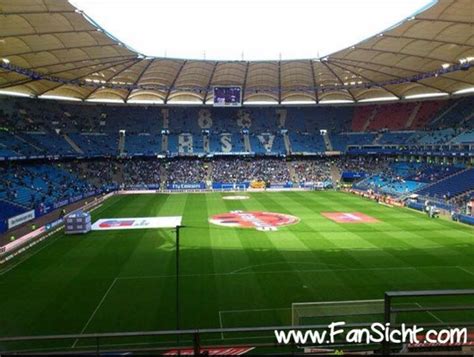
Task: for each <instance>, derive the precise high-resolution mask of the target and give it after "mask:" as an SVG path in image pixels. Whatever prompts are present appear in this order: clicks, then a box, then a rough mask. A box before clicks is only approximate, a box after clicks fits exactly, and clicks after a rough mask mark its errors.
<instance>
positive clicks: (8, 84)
mask: <svg viewBox="0 0 474 357" xmlns="http://www.w3.org/2000/svg"><path fill="white" fill-rule="evenodd" d="M134 57H135V56H134ZM125 61H129V59H116V60H112V61H107V62H102V63H98V64H96V65H91V64H89V65H87V66H84V67H82V68H88V67H91V66H100V65H104V64H109V63H113V64H114V65H118V64H122V63H124V62H125ZM82 68H81V67H78V68H74V69H68V70H62V71H57V72H51V73H46V74H45V75H54V74H58V73H63V72H67V71H72V70H74V71H77V70H78V69H82ZM30 69H31V68H30ZM95 71H97V69H96V68H94V71H93V72H91V73H94V72H95ZM88 75H89V74H86V75H84V76H88ZM38 80H39V79H30V78H28V79H22V80H19V81H16V82H12V83H7V84H4V85H2V86H0V88H8V87H13V86H17V85H23V84H27V83H30V82H34V81H38Z"/></svg>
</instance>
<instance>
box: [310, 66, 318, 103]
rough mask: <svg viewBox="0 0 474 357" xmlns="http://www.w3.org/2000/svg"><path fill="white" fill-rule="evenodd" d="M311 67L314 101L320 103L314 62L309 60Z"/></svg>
mask: <svg viewBox="0 0 474 357" xmlns="http://www.w3.org/2000/svg"><path fill="white" fill-rule="evenodd" d="M309 65H310V67H311V77H312V79H313V90H314V100H315V101H316V103H319V94H318V83H317V82H316V73H315V72H314V61H313V60H309Z"/></svg>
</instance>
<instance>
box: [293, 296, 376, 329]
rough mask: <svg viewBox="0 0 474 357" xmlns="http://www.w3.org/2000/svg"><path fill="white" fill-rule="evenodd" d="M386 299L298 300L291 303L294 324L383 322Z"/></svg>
mask: <svg viewBox="0 0 474 357" xmlns="http://www.w3.org/2000/svg"><path fill="white" fill-rule="evenodd" d="M383 314H384V300H383V299H380V300H350V301H324V302H297V303H293V304H291V322H292V325H293V326H304V325H328V324H330V323H332V322H340V321H344V322H346V323H373V322H383V316H384V315H383Z"/></svg>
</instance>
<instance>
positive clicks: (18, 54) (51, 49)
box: [2, 43, 118, 57]
mask: <svg viewBox="0 0 474 357" xmlns="http://www.w3.org/2000/svg"><path fill="white" fill-rule="evenodd" d="M116 46H118V45H117V44H115V43H112V44H103V45H87V46H73V47H59V48H58V47H56V48H45V49H41V50H36V51H26V52H17V53H4V54H2V56H3V57H11V56H25V55H34V54H37V53H41V52H53V51H70V50H81V49H83V48H95V47H116Z"/></svg>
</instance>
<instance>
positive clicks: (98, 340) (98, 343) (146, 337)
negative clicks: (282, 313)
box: [0, 289, 474, 355]
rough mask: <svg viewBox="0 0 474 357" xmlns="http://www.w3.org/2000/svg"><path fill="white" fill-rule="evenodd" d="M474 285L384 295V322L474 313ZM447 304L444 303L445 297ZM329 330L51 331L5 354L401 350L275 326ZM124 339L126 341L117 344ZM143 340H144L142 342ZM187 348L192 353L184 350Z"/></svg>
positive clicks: (4, 348)
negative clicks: (301, 338)
mask: <svg viewBox="0 0 474 357" xmlns="http://www.w3.org/2000/svg"><path fill="white" fill-rule="evenodd" d="M463 297H465V298H468V300H469V301H468V303H467V304H466V303H464V302H462V303H461V304H454V305H453V304H450V305H432V306H429V307H427V306H422V305H420V304H418V303H417V306H415V307H414V306H413V302H411V303H410V304H411V306H409V307H401V306H402V305H400V304H397V303H396V301H395V300H397V299H409V300H411V301H412V300H413V298H428V299H431V298H437V299H438V303H439V302H440V301H439V299H441V300H443V299H444V298H455V299H461V298H463ZM473 298H474V289H469V290H442V291H401V292H400V291H399V292H386V293H385V296H384V311H380V312H381V314H382V315H383V317H382V319H381V320H380V322H381V323H382V322H384V323H385V324H387V323H391V327H393V328H399V327H400V326H401V324H399V323H393V320H394V317H395V316H396V315H397V314H401V313H407V314H413V313H415V314H417V313H427V314H431V315H432V314H433V313H437V312H440V311H445V312H462V313H463V315H465V313H466V312H470V311H474V300H473ZM441 302H442V301H441ZM372 323H373V321H372V322H367V323H347V324H346V325H344V328H345V329H353V328H368V327H370V325H371V324H372ZM422 326H423V327H425V328H428V327H429V328H432V329H441V328H447V327H450V326H455V327H459V328H461V327H474V319H467V320H466V321H458V322H452V321H441V320H438V321H436V322H428V323H423V324H422ZM294 329H298V330H302V331H306V330H313V331H322V330H327V329H328V325H327V324H324V325H323V324H315V325H305V326H265V327H243V328H211V329H186V330H165V331H138V332H119V333H88V334H65V335H47V336H18V337H1V338H0V354H1V353H2V352H5V353H8V354H13V353H29V354H31V353H34V354H38V353H44V354H86V353H87V354H96V355H100V354H102V353H110V352H115V353H117V352H141V353H145V352H148V353H150V352H155V353H164V352H168V353H171V352H173V351H174V353H175V354H176V353H179V352H178V351H182V352H183V354H184V353H185V352H187V353H189V352H190V351H192V352H193V353H194V354H195V355H198V354H199V353H201V352H203V351H205V350H209V349H210V348H216V349H217V348H225V347H229V348H230V347H232V348H238V347H249V346H252V347H255V348H261V350H259V351H257V352H259V353H269V354H275V353H285V354H289V353H293V354H298V353H302V352H303V351H302V350H301V348H303V347H308V346H311V347H319V348H325V349H327V348H334V349H348V350H350V349H352V350H354V349H358V350H361V349H363V350H365V351H374V352H376V353H383V354H384V355H388V354H390V353H391V352H392V351H399V350H400V348H401V347H402V345H401V344H393V343H392V344H391V343H390V342H388V341H384V342H382V343H371V344H360V345H354V344H350V343H348V342H347V341H346V340H345V339H344V337H343V336H342V335H341V336H340V338H338V339H337V340H335V341H333V342H330V343H329V342H328V343H325V344H324V345H317V344H314V343H311V344H306V345H295V344H294V343H293V344H287V345H285V344H278V343H277V341H276V339H275V334H274V331H275V330H279V331H290V330H294ZM118 339H120V343H119V344H117V343H115V342H116V341H117V340H118ZM137 339H138V340H137ZM203 346H206V347H203ZM184 350H187V351H184Z"/></svg>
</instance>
